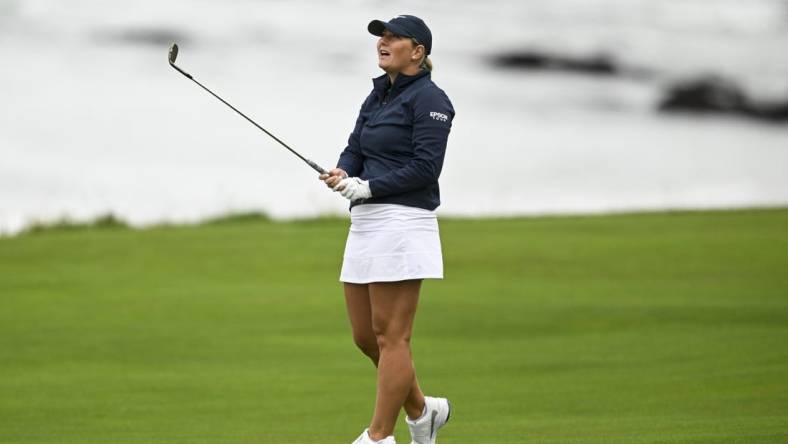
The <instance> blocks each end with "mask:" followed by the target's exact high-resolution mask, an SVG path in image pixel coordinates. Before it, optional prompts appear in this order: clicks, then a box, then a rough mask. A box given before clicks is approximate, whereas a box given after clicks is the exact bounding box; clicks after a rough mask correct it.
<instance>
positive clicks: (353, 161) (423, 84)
mask: <svg viewBox="0 0 788 444" xmlns="http://www.w3.org/2000/svg"><path fill="white" fill-rule="evenodd" d="M372 84H373V85H374V88H373V89H372V92H371V93H370V94H369V96H368V97H367V99H366V100H365V101H364V104H363V105H361V111H360V112H359V114H358V119H357V120H356V126H355V128H354V129H353V132H352V133H351V134H350V138H349V139H348V144H347V147H346V148H345V150H344V151H343V152H342V154H341V155H340V156H339V162H337V167H338V168H342V169H343V170H345V171H346V172H347V173H348V175H349V176H351V177H353V176H355V177H360V178H361V179H364V180H369V188H370V190H371V191H372V197H371V198H369V199H366V200H364V201H363V202H362V201H356V202H353V203H351V205H350V206H351V207H352V206H353V205H357V204H360V203H394V204H400V205H408V206H412V207H418V208H424V209H427V210H434V209H435V208H437V207H438V205H440V189H439V187H438V176H440V173H441V168H442V167H443V158H444V155H445V153H446V142H447V140H448V138H449V130H450V129H451V122H452V119H453V118H454V108H453V107H452V105H451V102H450V101H449V98H448V97H447V96H446V93H444V92H443V90H441V89H440V88H438V87H437V86H436V85H435V84H434V83H433V82H432V80H431V79H430V72H429V71H421V72H419V73H418V74H416V75H413V76H407V75H404V74H398V75H397V77H396V79H395V80H394V84H393V85H392V84H391V82H390V80H389V76H388V74H384V75H382V76H380V77H377V78H375V79H372Z"/></svg>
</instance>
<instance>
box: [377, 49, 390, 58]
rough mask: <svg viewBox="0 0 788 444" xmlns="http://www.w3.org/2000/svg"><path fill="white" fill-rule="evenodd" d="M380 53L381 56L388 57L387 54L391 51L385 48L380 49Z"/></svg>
mask: <svg viewBox="0 0 788 444" xmlns="http://www.w3.org/2000/svg"><path fill="white" fill-rule="evenodd" d="M378 55H379V56H381V57H387V56H390V55H391V53H390V52H388V51H386V50H385V49H381V50H380V51H378Z"/></svg>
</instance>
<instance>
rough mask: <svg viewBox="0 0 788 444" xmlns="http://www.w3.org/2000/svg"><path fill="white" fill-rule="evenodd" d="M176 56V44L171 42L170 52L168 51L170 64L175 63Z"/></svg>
mask: <svg viewBox="0 0 788 444" xmlns="http://www.w3.org/2000/svg"><path fill="white" fill-rule="evenodd" d="M176 58H178V44H177V43H173V44H172V46H170V53H169V59H170V65H172V64H174V63H175V59H176Z"/></svg>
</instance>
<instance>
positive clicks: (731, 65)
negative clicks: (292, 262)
mask: <svg viewBox="0 0 788 444" xmlns="http://www.w3.org/2000/svg"><path fill="white" fill-rule="evenodd" d="M401 13H410V14H415V15H419V16H421V17H423V18H424V19H425V20H426V22H427V24H428V25H429V26H430V27H431V29H432V31H433V35H434V44H433V56H432V58H433V61H434V63H435V71H434V73H433V80H434V81H435V82H436V83H437V84H438V85H439V86H440V87H442V88H443V89H444V90H445V91H446V92H447V94H448V95H449V97H450V98H451V100H452V101H453V103H454V106H455V108H456V111H457V116H456V119H455V121H454V127H453V129H452V133H451V136H450V141H449V148H448V152H447V157H446V162H445V165H444V170H443V175H442V177H441V186H442V198H443V205H442V206H441V207H440V209H439V212H440V213H441V214H444V215H480V216H484V215H525V214H546V213H547V214H554V213H596V212H610V211H628V210H639V209H666V208H729V207H751V206H779V205H785V204H787V203H788V175H787V174H786V166H788V125H787V124H786V123H788V51H786V50H785V48H788V1H785V0H751V1H748V2H738V1H732V0H681V1H676V0H597V1H593V2H590V1H583V0H539V1H537V0H531V1H514V0H499V1H491V2H475V1H470V0H467V1H458V0H453V1H449V0H432V1H430V2H415V1H397V2H394V1H387V2H382V1H361V0H345V1H331V2H329V1H316V0H313V1H309V0H303V1H288V2H285V1H244V0H237V1H231V2H228V1H224V2H220V1H204V0H202V1H195V0H192V1H177V0H176V1H166V2H163V1H152V0H140V1H135V2H102V1H98V0H73V1H68V2H61V1H54V0H26V1H23V0H0V91H2V95H1V96H0V97H1V98H2V106H1V107H0V232H1V233H3V234H12V233H15V232H18V231H20V230H21V229H23V228H24V227H25V226H27V225H29V224H31V223H34V222H46V221H53V220H59V219H62V218H67V219H71V220H76V221H80V220H88V219H92V218H95V217H97V216H100V215H104V214H108V213H111V214H114V215H115V216H117V217H119V218H121V219H124V220H126V221H128V222H129V223H131V224H133V225H138V226H141V225H147V224H153V223H161V222H192V221H197V220H201V219H204V218H206V217H212V216H216V215H219V214H224V213H231V212H241V211H261V212H265V213H267V214H269V215H270V216H272V217H275V218H300V217H309V216H316V215H324V214H345V211H346V207H347V204H346V202H345V201H344V199H342V198H341V197H340V196H338V195H335V194H332V193H330V192H329V191H328V190H326V189H325V187H324V186H322V185H321V183H319V182H318V181H317V179H316V175H315V174H314V172H312V171H311V170H310V169H309V168H308V167H306V166H305V165H303V164H301V163H300V161H298V160H297V159H295V158H294V157H293V156H292V155H291V154H289V153H288V152H286V151H285V150H284V149H282V148H281V147H280V146H278V145H277V144H275V142H273V141H272V140H270V139H269V138H267V137H266V136H265V135H263V134H262V133H260V132H259V131H258V130H257V129H255V128H254V127H253V126H251V125H250V124H249V123H248V122H245V121H244V120H243V119H242V118H240V117H239V116H237V115H236V114H234V113H233V112H232V111H231V110H229V109H228V108H226V107H225V106H224V105H222V104H221V103H219V102H218V101H216V100H215V99H214V98H212V97H210V96H209V95H208V94H207V93H205V92H204V91H202V90H201V89H199V88H198V87H197V86H196V85H194V84H193V83H192V82H189V81H188V80H187V79H185V78H184V77H182V76H181V75H179V74H178V73H177V72H175V71H173V70H172V69H171V68H170V67H169V66H168V64H167V62H166V57H167V50H168V48H169V46H170V44H171V43H172V42H177V43H178V44H179V45H180V50H181V52H180V56H179V59H178V64H179V66H181V67H183V68H184V69H185V70H186V71H188V72H190V73H192V74H193V75H194V76H195V78H196V79H198V80H199V81H201V82H202V83H204V84H205V85H206V86H208V87H209V88H211V89H213V90H214V91H215V92H217V93H218V94H219V95H221V96H222V97H224V98H225V99H226V100H228V101H229V102H230V103H232V104H234V105H235V106H236V107H238V108H239V109H241V110H242V111H244V112H245V113H247V114H248V115H249V116H251V117H252V118H253V119H255V120H256V121H258V122H259V123H261V124H262V126H264V127H265V128H267V129H268V130H270V131H272V132H273V133H274V134H276V135H277V136H279V137H280V138H282V139H283V140H284V141H286V142H287V143H289V144H290V145H291V146H293V147H294V148H295V149H297V150H299V151H301V152H302V153H304V154H305V155H306V156H307V157H310V158H312V159H313V160H315V161H316V162H317V163H318V164H320V165H323V166H324V167H331V166H333V165H334V164H335V162H336V159H337V157H338V155H339V153H340V151H341V150H342V149H343V148H344V146H345V142H346V140H347V136H348V134H349V132H350V130H351V129H352V126H353V124H354V121H355V118H356V113H357V111H358V108H359V106H360V104H361V102H362V101H363V99H364V98H365V97H366V95H367V94H368V92H369V90H370V89H371V82H370V78H372V77H375V76H378V75H379V74H380V73H381V72H380V70H379V69H378V68H377V63H376V55H375V37H373V36H371V35H369V34H368V33H367V31H366V25H367V23H368V21H369V20H370V19H373V18H380V19H389V18H391V17H393V16H395V15H398V14H401Z"/></svg>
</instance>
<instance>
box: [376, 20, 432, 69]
mask: <svg viewBox="0 0 788 444" xmlns="http://www.w3.org/2000/svg"><path fill="white" fill-rule="evenodd" d="M377 46H378V66H379V67H380V68H381V69H382V70H384V71H386V72H387V73H397V72H402V73H405V74H411V73H413V71H414V70H415V72H418V63H419V61H420V60H421V56H422V51H423V46H420V45H419V46H416V45H415V44H414V42H413V40H411V39H410V38H408V37H400V36H398V35H395V34H392V33H391V32H390V31H389V30H385V31H383V35H382V36H381V37H380V39H378V45H377Z"/></svg>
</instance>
